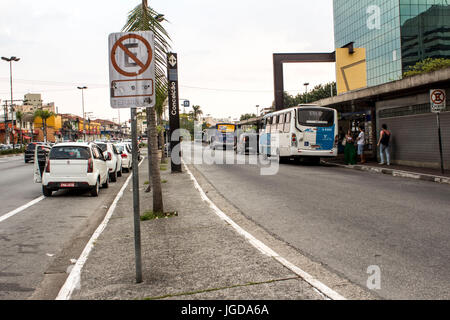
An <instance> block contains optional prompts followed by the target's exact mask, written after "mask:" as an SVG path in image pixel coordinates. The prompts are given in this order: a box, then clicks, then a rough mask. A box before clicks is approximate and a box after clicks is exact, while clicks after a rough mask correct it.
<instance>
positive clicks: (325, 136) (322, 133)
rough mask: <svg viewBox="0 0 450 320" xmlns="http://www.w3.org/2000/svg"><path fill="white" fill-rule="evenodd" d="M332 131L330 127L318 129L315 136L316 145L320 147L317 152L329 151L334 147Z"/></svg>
mask: <svg viewBox="0 0 450 320" xmlns="http://www.w3.org/2000/svg"><path fill="white" fill-rule="evenodd" d="M334 130H335V125H333V126H332V127H318V128H317V134H316V144H317V145H319V146H320V147H319V148H318V149H317V150H331V149H333V146H334V138H335V137H334Z"/></svg>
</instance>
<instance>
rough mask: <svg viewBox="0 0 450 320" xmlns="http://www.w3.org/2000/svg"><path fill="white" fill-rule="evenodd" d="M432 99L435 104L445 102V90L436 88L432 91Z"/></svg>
mask: <svg viewBox="0 0 450 320" xmlns="http://www.w3.org/2000/svg"><path fill="white" fill-rule="evenodd" d="M431 101H433V103H434V104H443V103H444V101H445V92H444V91H442V90H434V91H433V92H432V93H431Z"/></svg>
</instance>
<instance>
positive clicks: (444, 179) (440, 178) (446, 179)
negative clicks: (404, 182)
mask: <svg viewBox="0 0 450 320" xmlns="http://www.w3.org/2000/svg"><path fill="white" fill-rule="evenodd" d="M322 162H323V163H325V164H327V165H334V166H339V167H345V168H348V169H355V170H363V171H370V172H376V173H383V174H389V175H392V176H397V177H403V178H412V179H418V180H424V181H432V182H438V183H444V184H450V170H445V172H444V174H442V173H441V170H440V169H432V168H419V167H411V166H403V165H390V166H387V165H380V164H379V163H378V162H375V161H368V162H366V163H365V164H356V165H346V164H345V163H344V161H343V160H342V159H340V158H338V159H333V160H326V161H322Z"/></svg>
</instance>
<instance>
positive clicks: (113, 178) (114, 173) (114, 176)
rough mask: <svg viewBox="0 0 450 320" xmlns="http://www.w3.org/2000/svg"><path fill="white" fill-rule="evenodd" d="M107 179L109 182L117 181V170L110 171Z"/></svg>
mask: <svg viewBox="0 0 450 320" xmlns="http://www.w3.org/2000/svg"><path fill="white" fill-rule="evenodd" d="M109 180H111V182H116V181H117V172H116V171H114V172H113V173H111V175H110V176H109Z"/></svg>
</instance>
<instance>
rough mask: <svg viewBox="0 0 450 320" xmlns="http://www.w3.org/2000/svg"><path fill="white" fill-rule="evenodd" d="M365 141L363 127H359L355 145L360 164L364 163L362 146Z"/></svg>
mask: <svg viewBox="0 0 450 320" xmlns="http://www.w3.org/2000/svg"><path fill="white" fill-rule="evenodd" d="M365 140H366V135H365V134H364V129H363V126H362V125H361V126H360V127H359V135H358V138H357V139H356V143H357V145H358V155H359V156H360V158H361V164H364V163H366V159H365V157H364V144H365Z"/></svg>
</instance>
